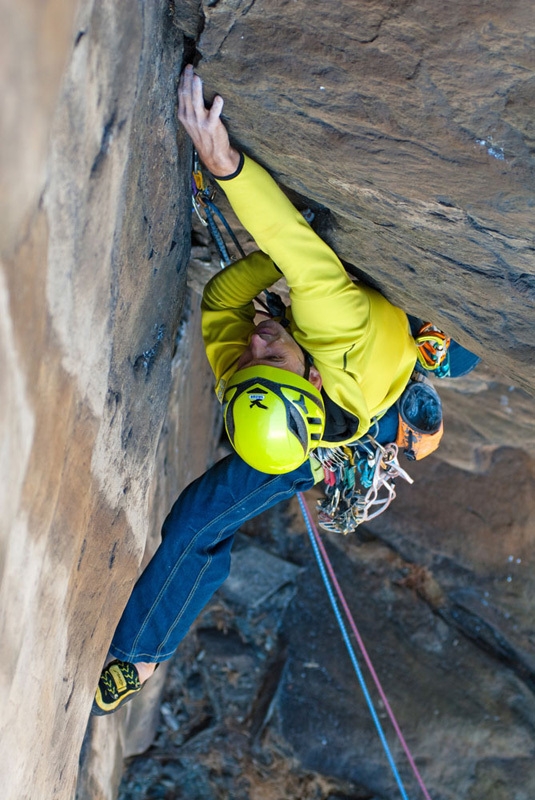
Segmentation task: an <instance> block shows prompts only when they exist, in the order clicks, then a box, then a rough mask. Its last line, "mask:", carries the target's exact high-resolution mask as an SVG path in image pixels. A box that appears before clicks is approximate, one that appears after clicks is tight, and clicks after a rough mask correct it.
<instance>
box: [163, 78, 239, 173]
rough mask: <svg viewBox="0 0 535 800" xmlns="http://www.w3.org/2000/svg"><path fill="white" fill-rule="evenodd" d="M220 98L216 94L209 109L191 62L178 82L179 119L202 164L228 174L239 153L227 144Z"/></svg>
mask: <svg viewBox="0 0 535 800" xmlns="http://www.w3.org/2000/svg"><path fill="white" fill-rule="evenodd" d="M222 109H223V98H222V97H220V96H219V95H217V96H216V97H215V98H214V102H213V103H212V107H211V109H207V108H206V106H205V104H204V97H203V87H202V80H201V79H200V77H199V76H198V75H195V73H194V72H193V67H192V65H191V64H188V66H187V67H186V68H185V70H184V72H183V73H182V75H181V77H180V81H179V84H178V119H179V120H180V122H181V123H182V125H183V126H184V128H185V129H186V131H187V132H188V133H189V135H190V137H191V139H192V140H193V144H194V146H195V148H196V150H197V152H198V154H199V157H200V158H201V161H203V162H204V164H205V166H206V167H208V169H209V170H210V171H211V172H212V173H213V174H214V175H223V176H224V175H230V174H231V173H232V172H234V171H235V170H236V169H237V167H238V164H239V161H240V156H239V153H238V152H237V151H236V150H234V148H233V147H231V146H230V142H229V138H228V133H227V129H226V128H225V126H224V125H223V123H222V121H221V111H222Z"/></svg>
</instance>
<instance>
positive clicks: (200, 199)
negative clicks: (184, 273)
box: [191, 152, 245, 268]
mask: <svg viewBox="0 0 535 800" xmlns="http://www.w3.org/2000/svg"><path fill="white" fill-rule="evenodd" d="M214 196H215V189H214V188H213V187H212V186H210V185H209V184H208V183H207V182H206V181H205V178H204V175H203V172H202V169H201V165H200V162H199V156H198V155H197V153H196V152H194V153H193V170H192V179H191V201H192V205H193V210H194V211H195V213H196V214H197V216H198V218H199V220H200V221H201V223H202V225H204V227H206V228H208V230H209V231H210V234H211V236H212V238H213V240H214V242H215V244H216V246H217V249H218V250H219V256H220V259H221V261H220V263H221V268H223V267H228V265H229V264H232V261H233V259H232V258H231V256H230V254H229V251H228V248H227V246H226V244H225V241H224V239H223V236H222V234H221V231H220V230H219V228H218V227H217V223H216V217H217V218H218V219H219V220H220V222H221V224H222V225H223V227H224V229H225V230H226V232H227V233H228V235H229V236H230V238H231V240H232V242H233V244H234V246H235V247H236V249H237V250H238V253H239V254H240V257H241V258H245V252H244V250H243V248H242V246H241V245H240V243H239V241H238V239H237V238H236V235H235V234H234V231H233V230H232V228H231V227H230V225H229V223H228V222H227V220H226V219H225V216H224V215H223V213H222V211H220V209H219V208H218V207H217V206H216V204H215V203H214ZM203 214H204V216H203Z"/></svg>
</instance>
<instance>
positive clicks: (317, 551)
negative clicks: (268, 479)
mask: <svg viewBox="0 0 535 800" xmlns="http://www.w3.org/2000/svg"><path fill="white" fill-rule="evenodd" d="M297 499H298V501H299V505H300V507H301V512H302V514H303V519H304V521H305V525H306V528H307V532H308V535H309V538H310V543H311V545H312V550H313V552H314V556H315V558H316V561H317V564H318V567H319V570H320V574H321V577H322V580H323V583H324V585H325V589H326V591H327V595H328V597H329V601H330V603H331V606H332V609H333V611H334V614H335V617H336V620H337V623H338V626H339V628H340V632H341V634H342V638H343V640H344V644H345V646H346V648H347V651H348V653H349V657H350V659H351V663H352V665H353V668H354V670H355V673H356V675H357V678H358V681H359V684H360V687H361V690H362V693H363V695H364V699H365V701H366V704H367V706H368V709H369V711H370V714H371V717H372V720H373V722H374V725H375V728H376V730H377V733H378V735H379V739H380V740H381V744H382V746H383V749H384V751H385V754H386V757H387V760H388V763H389V765H390V768H391V770H392V773H393V775H394V779H395V781H396V783H397V785H398V788H399V791H400V793H401V796H402V798H403V800H408V795H407V792H406V790H405V787H404V785H403V782H402V780H401V776H400V774H399V771H398V768H397V766H396V763H395V761H394V758H393V756H392V752H391V750H390V747H389V745H388V742H387V739H386V736H385V733H384V731H383V728H382V725H381V722H380V721H379V717H378V715H377V712H376V710H375V707H374V704H373V700H372V697H371V695H370V693H369V690H368V687H367V686H366V682H365V680H364V676H363V674H362V670H361V668H360V665H359V662H358V659H357V656H356V654H355V650H354V648H353V645H352V643H351V639H350V638H349V634H348V631H347V628H346V626H345V624H344V621H343V618H342V614H341V612H340V609H339V607H338V603H337V601H336V597H335V591H336V594H337V596H338V600H339V602H340V605H341V606H342V608H343V610H344V614H345V616H346V619H347V621H348V623H349V626H350V628H351V631H352V633H353V635H354V637H355V640H356V642H357V644H358V647H359V649H360V652H361V654H362V657H363V658H364V661H365V663H366V666H367V667H368V670H369V672H370V675H371V677H372V680H373V682H374V684H375V686H376V688H377V691H378V693H379V696H380V698H381V701H382V703H383V706H384V708H385V710H386V712H387V714H388V716H389V718H390V721H391V723H392V726H393V728H394V730H395V732H396V735H397V737H398V739H399V742H400V744H401V746H402V748H403V751H404V753H405V755H406V756H407V760H408V762H409V764H410V767H411V769H412V771H413V774H414V776H415V778H416V780H417V782H418V785H419V787H420V789H421V791H422V793H423V795H424V797H425V800H431V798H430V796H429V792H428V791H427V788H426V786H425V783H424V781H423V779H422V776H421V775H420V772H419V771H418V768H417V766H416V763H415V761H414V758H413V756H412V753H411V751H410V749H409V746H408V744H407V742H406V740H405V737H404V736H403V733H402V732H401V728H400V727H399V724H398V722H397V720H396V717H395V715H394V712H393V711H392V708H391V706H390V703H389V702H388V698H387V697H386V694H385V692H384V689H383V687H382V685H381V682H380V680H379V678H378V676H377V673H376V671H375V669H374V666H373V664H372V661H371V659H370V656H369V654H368V651H367V650H366V647H365V645H364V642H363V640H362V637H361V635H360V633H359V630H358V628H357V626H356V624H355V621H354V619H353V616H352V614H351V611H350V609H349V606H348V604H347V601H346V599H345V597H344V594H343V592H342V589H341V587H340V584H339V583H338V580H337V578H336V574H335V572H334V569H333V567H332V564H331V561H330V559H329V556H328V554H327V551H326V549H325V546H324V544H323V542H322V540H321V537H320V535H319V533H318V530H317V528H316V526H315V524H314V520H313V518H312V514H311V512H310V510H309V508H308V506H307V504H306V501H305V498H304V495H303V494H302V493H301V492H298V494H297ZM333 587H334V590H333Z"/></svg>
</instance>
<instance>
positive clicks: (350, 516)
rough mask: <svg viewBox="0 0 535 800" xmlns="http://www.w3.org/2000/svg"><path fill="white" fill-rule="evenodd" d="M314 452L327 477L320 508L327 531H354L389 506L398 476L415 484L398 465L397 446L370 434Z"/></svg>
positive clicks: (322, 522)
mask: <svg viewBox="0 0 535 800" xmlns="http://www.w3.org/2000/svg"><path fill="white" fill-rule="evenodd" d="M312 455H313V457H314V458H316V459H317V460H318V461H319V462H320V464H321V465H322V467H323V472H324V476H325V484H326V487H325V499H324V500H319V501H318V505H317V508H318V522H319V525H320V526H321V527H322V528H323V529H324V530H326V531H330V532H337V533H343V534H344V535H346V534H348V533H352V532H353V531H355V530H356V529H357V528H358V526H359V525H362V523H364V522H369V521H370V520H372V519H374V518H375V517H378V516H379V514H382V513H383V511H385V510H386V509H387V508H388V506H389V505H390V503H391V502H392V500H393V499H394V498H395V496H396V488H395V481H396V478H398V477H400V478H403V480H406V481H407V482H408V483H413V479H412V478H411V477H410V475H409V474H408V473H407V472H406V471H405V470H404V469H403V468H402V467H401V466H400V464H399V461H398V447H397V445H396V444H395V443H393V442H392V443H391V444H387V445H381V444H379V442H377V441H376V440H375V439H374V438H373V436H371V435H369V434H368V435H367V436H365V437H364V438H363V439H361V440H359V441H358V442H355V444H350V445H344V446H343V447H333V448H324V447H318V448H316V450H314V451H313V453H312Z"/></svg>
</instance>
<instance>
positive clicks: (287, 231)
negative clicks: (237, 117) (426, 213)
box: [202, 157, 416, 446]
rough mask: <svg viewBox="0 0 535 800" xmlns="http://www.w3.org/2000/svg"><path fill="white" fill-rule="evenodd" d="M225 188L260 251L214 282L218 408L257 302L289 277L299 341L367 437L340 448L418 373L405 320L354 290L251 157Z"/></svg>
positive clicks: (207, 318) (211, 352)
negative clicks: (282, 278) (279, 282)
mask: <svg viewBox="0 0 535 800" xmlns="http://www.w3.org/2000/svg"><path fill="white" fill-rule="evenodd" d="M219 183H220V185H221V186H222V187H223V188H224V191H225V193H226V195H227V197H228V199H229V201H230V203H231V205H232V208H233V209H234V211H235V212H236V214H237V216H238V218H239V219H240V221H241V223H242V224H243V225H244V227H245V228H246V229H247V230H248V231H249V232H250V234H251V235H252V236H253V237H254V239H255V241H256V243H257V244H258V246H259V247H260V251H257V252H255V253H252V254H251V255H249V256H247V258H244V259H241V260H240V261H236V262H235V263H233V264H232V265H231V266H229V267H227V268H226V269H224V270H222V271H221V272H220V273H218V274H217V275H215V276H214V277H213V278H212V279H211V280H210V281H209V283H208V284H207V285H206V287H205V290H204V295H203V302H202V331H203V337H204V342H205V346H206V353H207V356H208V360H209V362H210V365H211V367H212V369H213V371H214V374H215V377H216V393H217V396H218V398H219V400H220V401H221V400H222V398H223V393H224V390H225V386H226V382H227V381H228V379H229V377H230V376H231V375H232V373H233V372H234V371H235V368H236V362H237V361H238V358H239V357H240V355H241V353H242V352H243V350H244V349H245V347H247V344H248V342H249V337H250V334H251V332H252V330H253V328H254V316H255V309H254V306H253V302H252V300H253V298H254V297H256V296H257V295H258V294H260V293H261V292H262V291H263V290H264V289H266V288H267V287H269V286H271V285H272V284H274V283H275V282H276V281H277V280H278V279H279V278H280V272H282V273H283V274H284V277H285V278H286V281H287V283H288V286H289V288H290V299H291V309H290V310H289V312H288V318H289V319H290V327H289V330H290V332H291V333H292V336H293V337H294V339H295V340H296V342H298V344H300V345H301V346H302V347H303V348H304V349H305V350H307V351H308V352H309V353H310V354H311V356H312V357H313V359H314V364H315V366H316V367H317V368H318V370H319V372H320V374H321V377H322V379H323V389H324V391H325V392H326V394H327V395H328V397H329V398H330V399H331V400H332V401H334V403H336V404H337V405H338V406H340V407H341V408H342V409H344V410H346V411H348V412H349V413H350V414H353V415H355V416H356V417H358V420H359V422H358V429H357V430H356V431H355V432H353V433H352V435H351V436H350V437H349V438H347V439H345V440H344V441H342V442H341V441H336V444H337V445H340V444H344V443H347V442H350V441H354V440H355V439H358V438H360V437H361V436H363V435H364V434H365V433H366V432H367V430H368V429H369V427H370V424H371V420H372V419H373V418H374V417H380V416H381V415H382V414H383V413H384V412H385V411H386V410H387V409H388V408H390V406H391V405H393V404H394V403H395V401H396V400H397V399H398V397H399V396H400V395H401V393H402V392H403V389H404V388H405V386H406V385H407V383H408V381H409V378H410V376H411V373H412V371H413V369H414V365H415V363H416V346H415V343H414V340H413V338H412V336H411V333H410V330H409V323H408V320H407V316H406V314H405V313H404V312H403V311H402V310H401V309H400V308H397V307H396V306H393V305H392V304H391V303H390V302H389V301H388V300H386V299H385V298H384V297H383V296H382V295H381V294H379V293H378V292H376V291H374V290H373V289H371V288H369V287H367V286H364V285H362V284H355V283H353V281H352V280H351V279H350V278H349V276H348V275H347V273H346V271H345V269H344V267H343V265H342V264H341V262H340V260H339V259H338V257H337V256H336V254H335V253H334V252H333V251H332V250H331V248H330V247H329V246H328V245H327V244H326V243H325V242H324V241H323V240H322V239H320V238H319V236H317V234H316V233H314V231H313V230H312V228H311V227H310V225H309V224H308V223H307V222H306V221H305V220H304V219H303V216H302V215H301V214H300V212H299V211H297V209H296V208H295V207H294V206H293V205H292V203H290V201H289V200H288V198H287V197H286V196H285V195H284V194H283V192H282V191H281V190H280V189H279V187H278V186H277V184H276V183H275V181H274V180H273V179H272V178H271V177H270V176H269V175H268V173H267V172H266V171H265V170H264V169H263V168H262V167H260V166H259V165H258V164H256V163H255V162H254V161H252V160H251V159H249V158H247V157H245V158H244V162H243V167H242V169H241V170H240V171H239V172H238V174H236V176H235V177H231V178H230V179H225V180H220V181H219ZM275 264H277V266H278V267H279V270H280V272H279V271H278V270H277V268H276V267H275ZM320 444H321V446H329V445H331V446H332V444H333V442H329V441H328V440H324V441H322V442H321V443H320Z"/></svg>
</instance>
